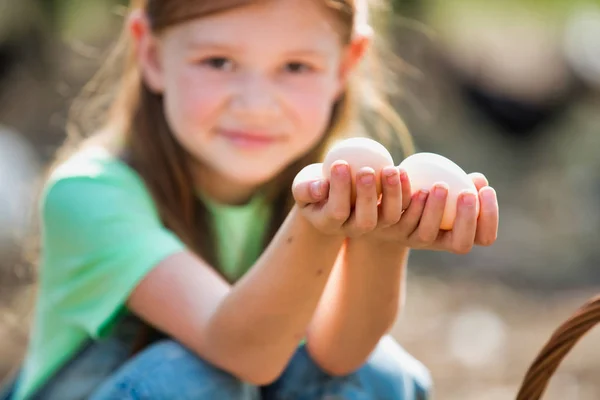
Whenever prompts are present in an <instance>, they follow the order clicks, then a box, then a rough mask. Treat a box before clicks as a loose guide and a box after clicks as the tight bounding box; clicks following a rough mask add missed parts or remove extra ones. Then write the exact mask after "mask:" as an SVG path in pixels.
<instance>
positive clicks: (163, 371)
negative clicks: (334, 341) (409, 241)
mask: <svg viewBox="0 0 600 400" xmlns="http://www.w3.org/2000/svg"><path fill="white" fill-rule="evenodd" d="M138 324H139V323H136V321H135V320H133V319H129V320H128V321H125V322H124V323H122V324H121V325H120V327H119V328H118V330H117V331H116V333H115V334H114V335H112V336H111V337H110V338H107V339H105V340H101V341H97V342H93V343H90V344H89V345H88V346H86V347H85V348H84V349H82V351H81V352H80V353H79V354H78V355H77V356H76V357H75V358H74V359H73V360H72V361H70V362H69V363H68V364H67V365H66V366H65V367H63V368H62V370H61V371H59V372H58V373H57V374H56V375H55V376H54V377H53V378H52V379H51V380H50V381H49V382H48V383H47V384H46V385H45V386H44V387H43V388H42V389H41V390H40V391H39V392H38V393H37V394H36V396H35V397H34V399H39V400H79V399H90V400H109V399H110V400H134V399H135V400H141V399H157V400H161V399H165V400H167V399H175V400H187V399H218V400H234V399H235V400H260V399H264V400H284V399H285V400H292V399H293V400H312V399H327V400H336V399H337V400H367V399H368V400H425V399H427V398H428V393H429V389H430V386H431V380H430V376H429V372H428V371H427V369H426V368H425V367H424V366H423V365H422V364H421V363H420V362H418V361H417V360H415V359H414V358H413V357H412V356H410V355H409V354H408V353H407V352H406V351H405V350H404V349H403V348H402V347H400V346H399V345H398V344H397V343H396V342H395V341H394V339H392V338H391V337H384V338H383V339H382V340H381V342H380V343H379V345H378V346H377V348H376V349H375V351H374V352H373V354H372V355H371V356H370V358H369V360H368V361H367V363H366V364H365V365H364V366H363V367H362V368H360V369H359V370H358V371H357V372H356V373H353V374H351V375H348V376H344V377H332V376H329V375H327V374H326V373H325V372H323V371H322V370H321V369H320V368H319V367H318V366H317V365H316V364H315V363H314V362H313V361H312V359H311V357H310V356H309V354H308V352H307V350H306V348H305V347H304V346H301V347H299V348H298V350H297V352H296V353H295V354H294V356H293V357H292V359H291V361H290V363H289V364H288V367H287V368H286V369H285V371H284V373H283V374H282V375H281V377H280V378H279V379H278V380H277V381H276V382H274V383H273V384H271V385H269V386H267V387H256V386H252V385H250V384H248V383H245V382H242V381H240V380H238V379H236V378H235V377H233V376H232V375H230V374H228V373H226V372H224V371H222V370H219V369H218V368H215V367H214V366H212V365H210V364H209V363H207V362H205V361H203V360H202V359H200V358H198V357H197V356H196V355H194V354H193V353H191V352H190V351H189V350H187V349H186V348H185V347H183V346H181V345H180V344H179V343H177V342H176V341H173V340H170V339H168V338H167V339H162V340H159V341H157V342H155V343H153V344H152V345H150V346H149V347H147V348H146V349H145V350H143V351H142V352H140V353H138V354H137V355H136V356H135V357H133V358H130V357H129V356H130V349H131V343H132V340H133V337H134V334H135V331H136V329H137V326H138ZM257 368H260V365H257ZM0 400H10V396H9V395H8V394H7V396H5V397H1V396H0Z"/></svg>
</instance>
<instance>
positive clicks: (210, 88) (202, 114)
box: [165, 71, 225, 135]
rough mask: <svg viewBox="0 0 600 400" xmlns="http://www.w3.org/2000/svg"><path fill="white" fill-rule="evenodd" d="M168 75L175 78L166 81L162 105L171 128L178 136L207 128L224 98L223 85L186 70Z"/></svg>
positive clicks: (212, 121) (212, 122)
mask: <svg viewBox="0 0 600 400" xmlns="http://www.w3.org/2000/svg"><path fill="white" fill-rule="evenodd" d="M170 75H171V76H174V77H175V79H173V80H172V81H169V82H167V85H166V88H165V107H166V112H167V116H168V119H169V123H170V124H171V127H172V129H173V130H175V131H176V132H177V133H178V134H180V135H181V134H193V133H199V132H202V131H205V130H208V129H210V128H211V127H212V125H213V124H214V122H215V120H216V111H217V110H218V108H219V104H220V99H222V98H224V97H225V93H224V90H223V89H222V85H219V84H218V82H214V81H212V82H211V80H207V79H203V78H202V76H200V75H198V74H193V73H189V72H188V73H186V71H181V72H179V73H174V74H170Z"/></svg>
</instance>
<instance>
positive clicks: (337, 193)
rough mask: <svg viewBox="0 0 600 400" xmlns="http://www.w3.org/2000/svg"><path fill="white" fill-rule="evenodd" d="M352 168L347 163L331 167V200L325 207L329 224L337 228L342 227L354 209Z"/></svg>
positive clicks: (340, 162)
mask: <svg viewBox="0 0 600 400" xmlns="http://www.w3.org/2000/svg"><path fill="white" fill-rule="evenodd" d="M351 172H352V171H351V170H350V166H349V165H348V163H347V162H345V161H336V162H335V163H333V165H332V166H331V179H330V181H329V185H330V189H329V198H328V200H327V205H326V206H325V212H326V213H327V219H328V223H329V224H330V225H335V226H337V227H339V226H342V225H343V224H344V223H345V222H346V221H347V220H348V217H349V216H350V211H351V209H352V207H351V204H350V198H351V196H352V179H351Z"/></svg>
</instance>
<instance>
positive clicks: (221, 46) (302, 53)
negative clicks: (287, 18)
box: [186, 40, 328, 57]
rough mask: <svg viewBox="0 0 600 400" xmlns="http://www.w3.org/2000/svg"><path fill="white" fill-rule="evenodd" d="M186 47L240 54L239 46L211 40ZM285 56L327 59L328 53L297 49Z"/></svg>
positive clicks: (195, 41)
mask: <svg viewBox="0 0 600 400" xmlns="http://www.w3.org/2000/svg"><path fill="white" fill-rule="evenodd" d="M186 47H187V48H188V49H192V50H193V49H198V48H203V49H209V50H216V51H224V52H232V53H240V52H242V49H243V48H242V47H241V46H232V45H229V44H225V43H222V42H217V41H211V40H189V41H188V42H187V43H186ZM285 54H286V55H287V56H292V57H327V55H328V52H327V51H325V50H321V49H307V48H299V49H290V50H289V51H286V52H285Z"/></svg>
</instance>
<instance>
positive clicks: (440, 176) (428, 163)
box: [400, 153, 479, 230]
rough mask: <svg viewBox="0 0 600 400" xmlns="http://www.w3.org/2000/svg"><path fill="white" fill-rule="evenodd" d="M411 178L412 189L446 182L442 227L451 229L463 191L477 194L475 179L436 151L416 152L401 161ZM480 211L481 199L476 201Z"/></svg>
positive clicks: (401, 165) (425, 187) (423, 188)
mask: <svg viewBox="0 0 600 400" xmlns="http://www.w3.org/2000/svg"><path fill="white" fill-rule="evenodd" d="M400 168H402V169H404V170H405V171H406V173H407V175H408V177H409V179H410V185H411V191H412V193H413V194H414V193H416V192H418V191H419V190H431V188H432V187H433V185H434V184H436V183H439V182H445V183H446V184H447V185H448V189H449V190H448V197H447V200H446V207H445V209H444V216H443V219H442V223H441V226H440V229H443V230H451V229H452V227H453V226H454V220H455V219H456V206H457V200H458V196H459V195H460V194H461V193H462V192H463V191H471V192H472V193H475V194H477V188H476V187H475V184H474V183H473V180H472V179H471V178H470V177H469V175H467V173H466V172H465V171H464V170H463V169H462V168H461V167H459V166H458V165H456V164H455V163H454V162H452V161H451V160H449V159H447V158H446V157H444V156H441V155H439V154H434V153H416V154H413V155H411V156H409V157H407V158H406V159H405V160H404V161H402V162H401V163H400ZM476 205H477V212H478V213H479V200H478V201H477V203H476Z"/></svg>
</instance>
